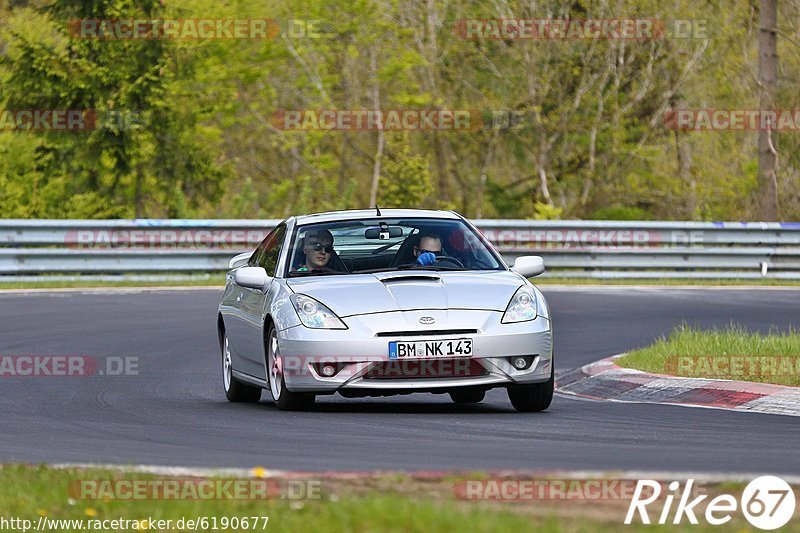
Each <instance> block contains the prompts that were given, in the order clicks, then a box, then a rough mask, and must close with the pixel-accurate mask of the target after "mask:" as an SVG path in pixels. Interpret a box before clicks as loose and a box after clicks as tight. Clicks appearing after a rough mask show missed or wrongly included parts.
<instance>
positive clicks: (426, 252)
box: [418, 248, 442, 255]
mask: <svg viewBox="0 0 800 533" xmlns="http://www.w3.org/2000/svg"><path fill="white" fill-rule="evenodd" d="M418 249H419V253H420V254H433V255H442V251H441V250H423V249H422V248H418Z"/></svg>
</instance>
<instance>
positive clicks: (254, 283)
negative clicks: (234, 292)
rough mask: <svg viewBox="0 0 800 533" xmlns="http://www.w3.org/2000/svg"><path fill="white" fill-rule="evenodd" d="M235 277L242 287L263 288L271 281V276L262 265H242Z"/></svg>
mask: <svg viewBox="0 0 800 533" xmlns="http://www.w3.org/2000/svg"><path fill="white" fill-rule="evenodd" d="M234 279H235V280H236V284H237V285H241V286H242V287H247V288H249V289H258V290H263V289H264V286H265V285H266V284H267V281H269V276H267V271H266V270H264V269H263V268H262V267H242V268H240V269H239V270H237V271H236V274H235V277H234Z"/></svg>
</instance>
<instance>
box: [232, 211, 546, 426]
mask: <svg viewBox="0 0 800 533" xmlns="http://www.w3.org/2000/svg"><path fill="white" fill-rule="evenodd" d="M543 271H544V263H543V261H542V259H541V258H540V257H536V256H526V257H520V258H518V259H517V260H516V261H515V263H514V266H513V267H511V268H508V267H507V266H506V264H505V263H504V262H503V259H502V258H501V257H500V255H499V254H498V253H497V251H496V250H495V249H494V248H493V247H492V245H491V244H490V243H489V242H488V241H487V240H486V239H485V238H484V236H483V235H482V234H481V233H480V231H479V230H477V229H476V228H475V227H474V226H473V225H472V224H470V223H469V222H468V221H467V220H465V219H464V218H463V217H461V216H460V215H458V214H457V213H454V212H445V211H426V210H416V209H413V210H412V209H383V210H379V209H377V208H376V209H372V210H358V211H338V212H331V213H320V214H314V215H306V216H299V217H291V218H288V219H286V220H285V221H283V222H281V223H280V224H279V225H278V226H277V227H276V228H275V229H274V230H273V231H272V232H271V233H270V234H269V235H267V237H266V238H265V239H264V241H263V242H262V243H261V244H260V245H259V246H258V248H257V249H256V250H255V252H253V253H247V254H241V255H238V256H236V257H234V258H233V259H232V260H231V263H230V271H229V272H228V274H227V282H226V285H225V293H224V295H223V297H222V302H221V303H220V306H219V316H218V319H217V327H218V330H219V339H220V347H221V350H222V377H223V385H224V387H225V395H226V396H227V398H228V399H229V400H230V401H232V402H257V401H258V400H259V399H260V398H261V391H262V389H269V390H270V392H271V393H272V398H273V400H274V401H275V403H276V404H277V406H278V407H279V408H280V409H306V408H309V407H311V406H312V405H313V404H314V400H315V398H316V396H318V395H321V394H334V393H337V392H338V393H339V394H341V395H342V396H345V397H360V396H384V395H392V394H409V393H412V392H432V393H448V394H449V395H450V397H451V398H452V399H453V401H454V402H456V403H475V402H480V401H481V400H483V398H484V395H485V393H486V391H487V390H488V389H491V388H495V387H504V388H506V389H507V391H508V397H509V399H510V400H511V403H512V404H513V406H514V407H515V408H516V409H517V410H518V411H541V410H544V409H547V407H548V406H549V405H550V402H551V400H552V398H553V337H552V328H551V324H550V312H549V310H548V307H547V303H546V302H545V299H544V296H543V295H542V293H541V292H540V291H539V290H538V289H537V288H536V287H535V286H533V285H532V284H531V283H530V282H529V281H528V280H527V278H529V277H532V276H536V275H538V274H541V273H542V272H543Z"/></svg>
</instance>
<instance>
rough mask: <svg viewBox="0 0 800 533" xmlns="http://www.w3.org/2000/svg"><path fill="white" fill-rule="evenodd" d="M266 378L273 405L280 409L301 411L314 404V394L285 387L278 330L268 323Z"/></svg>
mask: <svg viewBox="0 0 800 533" xmlns="http://www.w3.org/2000/svg"><path fill="white" fill-rule="evenodd" d="M266 373H267V379H268V380H269V390H270V392H271V393H272V399H273V400H274V401H275V405H277V406H278V409H280V410H281V411H302V410H304V409H308V408H310V407H311V406H312V405H314V401H315V400H316V396H315V395H314V394H311V393H307V392H292V391H290V390H287V389H286V381H285V380H284V379H283V359H281V357H280V347H279V346H278V332H277V331H275V326H274V325H272V324H270V326H269V331H268V332H267V372H266Z"/></svg>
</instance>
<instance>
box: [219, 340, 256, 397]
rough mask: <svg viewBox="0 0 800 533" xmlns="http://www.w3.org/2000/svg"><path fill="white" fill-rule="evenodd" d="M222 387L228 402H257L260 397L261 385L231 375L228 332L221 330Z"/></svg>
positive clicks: (231, 366)
mask: <svg viewBox="0 0 800 533" xmlns="http://www.w3.org/2000/svg"><path fill="white" fill-rule="evenodd" d="M221 347H222V388H223V389H224V390H225V397H226V398H227V399H228V401H229V402H235V403H257V402H258V401H259V400H260V399H261V387H252V386H250V385H245V384H244V383H242V382H241V381H239V380H238V379H236V378H235V377H233V359H232V357H231V349H230V342H228V334H227V333H225V332H224V331H223V332H222V346H221Z"/></svg>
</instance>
